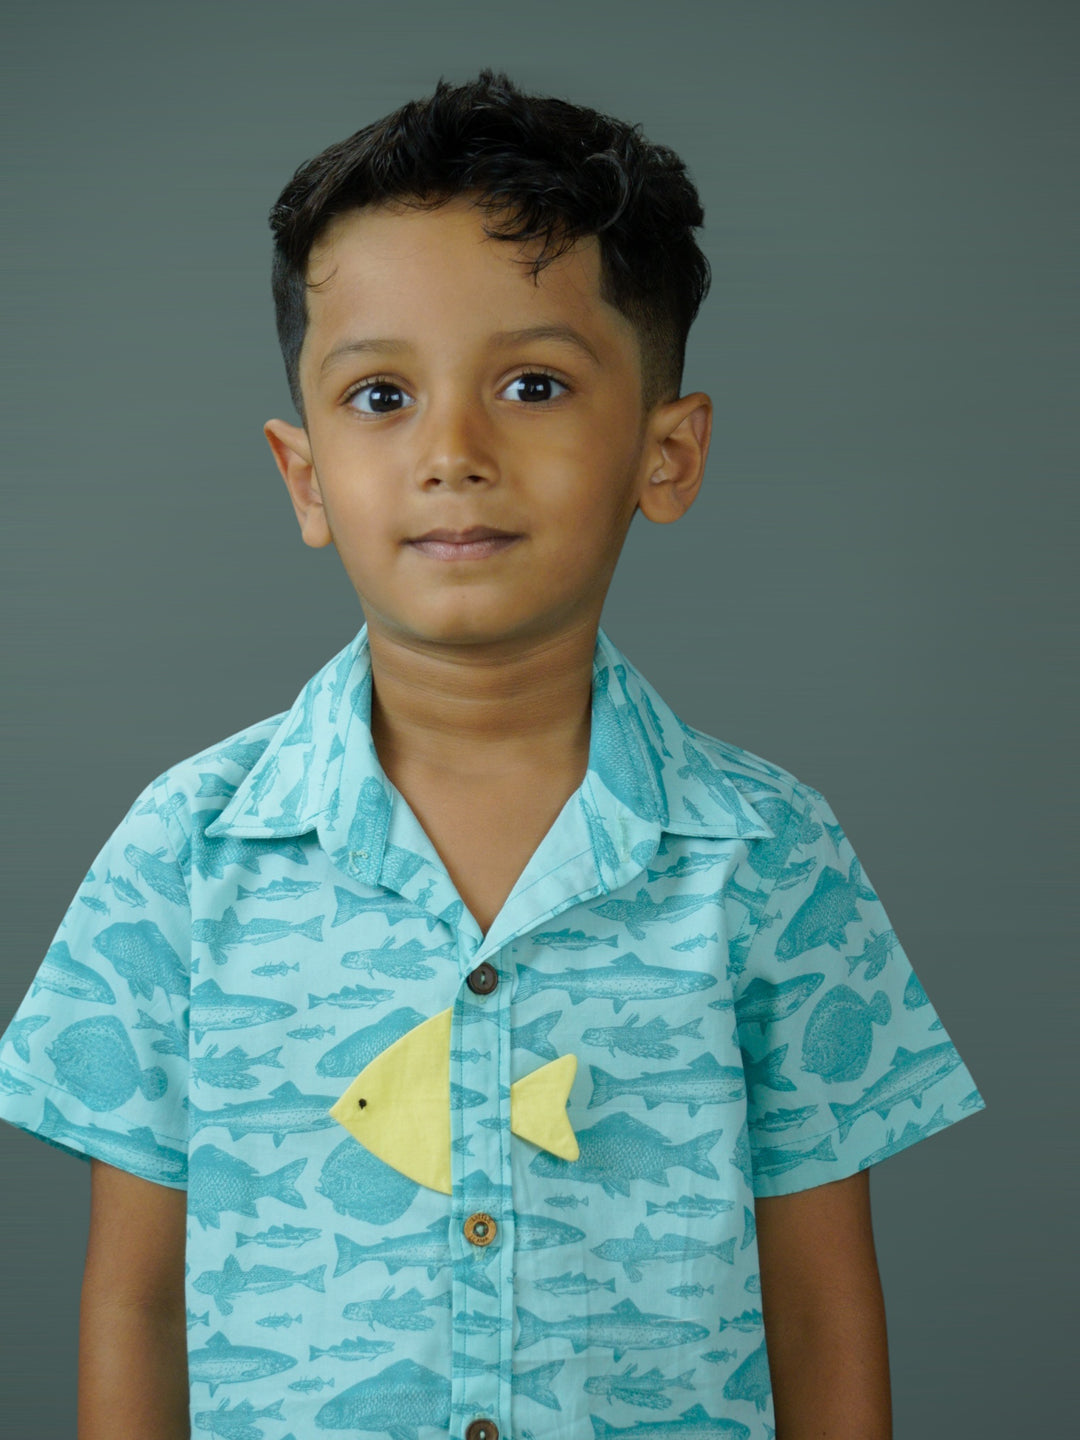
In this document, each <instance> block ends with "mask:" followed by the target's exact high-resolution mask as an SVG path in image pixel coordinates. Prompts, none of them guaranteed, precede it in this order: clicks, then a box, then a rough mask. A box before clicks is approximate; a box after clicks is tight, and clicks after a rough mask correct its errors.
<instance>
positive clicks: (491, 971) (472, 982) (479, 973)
mask: <svg viewBox="0 0 1080 1440" xmlns="http://www.w3.org/2000/svg"><path fill="white" fill-rule="evenodd" d="M498 983H499V972H498V971H497V970H496V969H495V967H494V965H488V964H487V962H486V961H485V963H484V964H483V965H478V966H477V967H476V969H475V970H470V971H469V973H468V975H466V977H465V984H466V985H468V987H469V989H470V990H471V991H472V992H473V994H474V995H490V994H491V992H492V990H494V989H495V986H496V985H498ZM477 1423H478V1424H480V1423H483V1424H485V1425H489V1424H490V1423H491V1422H490V1421H489V1420H485V1421H483V1422H480V1421H478V1422H477Z"/></svg>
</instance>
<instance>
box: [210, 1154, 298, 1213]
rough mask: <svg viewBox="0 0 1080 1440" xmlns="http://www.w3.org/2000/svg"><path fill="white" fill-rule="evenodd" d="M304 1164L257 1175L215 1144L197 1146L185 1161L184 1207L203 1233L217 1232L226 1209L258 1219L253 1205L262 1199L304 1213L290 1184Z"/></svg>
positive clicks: (244, 1162) (295, 1164) (257, 1173)
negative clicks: (189, 1211)
mask: <svg viewBox="0 0 1080 1440" xmlns="http://www.w3.org/2000/svg"><path fill="white" fill-rule="evenodd" d="M306 1164H307V1161H306V1160H293V1161H292V1162H291V1163H290V1164H288V1165H283V1166H282V1167H281V1169H280V1170H274V1171H272V1172H271V1173H270V1174H269V1175H261V1174H260V1173H259V1171H258V1170H256V1169H255V1167H254V1166H252V1165H249V1164H248V1163H247V1161H246V1160H241V1159H240V1157H239V1156H238V1155H230V1154H229V1153H228V1152H227V1151H225V1150H219V1149H218V1147H217V1146H216V1145H200V1146H199V1147H198V1149H196V1150H193V1151H192V1152H191V1156H190V1158H189V1161H188V1166H189V1171H190V1174H189V1176H188V1208H189V1209H190V1210H191V1212H192V1214H193V1215H195V1216H196V1217H197V1218H198V1220H199V1221H200V1223H201V1224H202V1226H203V1229H204V1230H206V1229H209V1230H217V1229H218V1228H219V1226H220V1224H221V1215H222V1212H223V1211H226V1210H228V1211H230V1212H233V1213H235V1214H237V1215H250V1216H252V1217H253V1218H254V1219H258V1217H259V1212H258V1209H257V1208H256V1205H257V1202H258V1201H259V1200H262V1199H266V1198H270V1199H274V1200H280V1201H281V1203H282V1204H283V1205H292V1206H294V1207H295V1208H296V1209H299V1210H304V1209H306V1208H307V1206H306V1204H305V1201H304V1198H303V1196H302V1195H301V1194H300V1192H299V1190H297V1189H296V1188H295V1184H294V1182H295V1181H296V1179H297V1178H298V1177H299V1175H300V1173H301V1172H302V1170H303V1168H304V1166H305V1165H306Z"/></svg>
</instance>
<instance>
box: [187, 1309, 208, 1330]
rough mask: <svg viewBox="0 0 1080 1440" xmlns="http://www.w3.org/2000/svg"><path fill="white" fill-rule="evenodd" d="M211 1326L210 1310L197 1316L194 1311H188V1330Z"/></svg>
mask: <svg viewBox="0 0 1080 1440" xmlns="http://www.w3.org/2000/svg"><path fill="white" fill-rule="evenodd" d="M209 1324H210V1311H209V1310H207V1311H205V1312H204V1313H203V1314H202V1315H196V1314H195V1311H194V1310H188V1312H187V1328H188V1329H189V1330H194V1329H195V1326H196V1325H209Z"/></svg>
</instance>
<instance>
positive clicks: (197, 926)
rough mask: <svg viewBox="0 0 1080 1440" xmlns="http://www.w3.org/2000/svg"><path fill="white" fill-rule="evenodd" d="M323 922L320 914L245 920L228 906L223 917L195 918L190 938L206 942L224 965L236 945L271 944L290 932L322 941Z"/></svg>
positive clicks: (215, 958) (218, 961)
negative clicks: (304, 916) (300, 918)
mask: <svg viewBox="0 0 1080 1440" xmlns="http://www.w3.org/2000/svg"><path fill="white" fill-rule="evenodd" d="M322 923H323V917H322V916H321V915H314V916H312V918H311V919H310V920H272V919H269V918H260V919H256V920H243V921H242V920H241V919H240V917H239V916H238V915H237V913H236V909H235V907H234V906H232V905H229V906H228V907H227V908H226V910H225V913H224V915H222V917H221V919H220V920H195V921H194V922H193V923H192V926H191V938H192V939H193V940H199V941H204V942H205V944H206V947H207V949H208V950H209V951H210V956H211V958H212V959H213V960H214V961H215V962H216V963H217V964H218V965H224V963H225V961H226V960H227V959H228V958H229V951H230V950H232V949H234V948H235V947H236V946H237V945H269V944H271V943H272V942H273V941H274V940H283V939H285V937H286V936H288V935H303V936H304V937H305V938H306V939H308V940H321V939H322Z"/></svg>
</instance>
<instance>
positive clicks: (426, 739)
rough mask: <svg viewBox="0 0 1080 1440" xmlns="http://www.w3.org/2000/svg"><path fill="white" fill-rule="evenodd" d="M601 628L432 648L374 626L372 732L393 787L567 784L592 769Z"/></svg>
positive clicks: (586, 626)
mask: <svg viewBox="0 0 1080 1440" xmlns="http://www.w3.org/2000/svg"><path fill="white" fill-rule="evenodd" d="M596 630H597V626H596V624H595V623H589V624H584V625H581V626H579V627H578V628H576V629H574V630H571V631H569V632H566V633H562V634H560V635H557V636H553V637H545V638H544V639H542V640H537V641H534V642H528V641H526V642H524V643H522V644H521V645H520V646H519V647H502V648H501V649H498V650H496V649H494V648H492V649H487V648H486V647H481V646H461V647H460V648H459V649H456V650H455V649H451V648H448V647H444V648H440V649H437V650H436V649H425V648H423V647H421V646H414V645H409V644H407V643H403V642H401V641H400V640H398V639H397V638H396V637H392V636H387V635H386V634H385V633H383V632H382V631H381V630H379V629H378V628H375V627H372V626H371V625H370V623H369V626H368V646H369V651H370V655H371V674H372V701H371V734H372V739H373V740H374V742H375V749H376V752H377V754H378V756H379V761H380V763H381V764H382V767H383V769H384V771H385V772H386V774H387V776H388V777H389V778H390V780H392V781H394V782H395V783H397V780H396V777H397V776H398V775H400V774H403V773H404V772H405V771H406V770H407V771H408V772H409V773H410V774H417V773H423V774H426V775H429V776H431V777H432V778H433V779H440V780H442V781H443V782H445V783H451V784H452V783H453V782H454V781H455V780H462V781H467V782H470V783H475V782H477V781H487V782H488V783H491V782H496V783H497V781H498V778H499V776H500V775H503V776H506V777H507V778H510V777H512V776H514V775H522V774H523V773H525V772H528V771H537V770H540V771H543V772H545V773H553V774H555V775H558V776H562V775H565V774H566V773H567V772H568V771H569V772H579V773H580V776H581V777H583V776H584V773H585V769H586V768H587V765H588V754H589V735H590V730H591V724H590V721H591V709H592V670H593V657H594V654H595V650H596Z"/></svg>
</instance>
